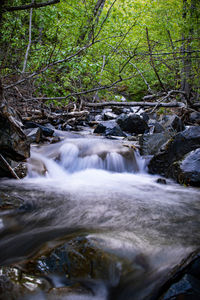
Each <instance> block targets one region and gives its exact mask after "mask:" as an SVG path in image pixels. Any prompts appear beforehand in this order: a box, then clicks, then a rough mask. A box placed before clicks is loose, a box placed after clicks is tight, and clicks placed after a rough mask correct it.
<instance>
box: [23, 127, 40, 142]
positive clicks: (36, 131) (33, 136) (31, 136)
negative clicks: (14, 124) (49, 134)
mask: <svg viewBox="0 0 200 300" xmlns="http://www.w3.org/2000/svg"><path fill="white" fill-rule="evenodd" d="M24 133H25V134H26V136H27V139H28V141H29V142H30V143H39V142H40V139H41V134H42V131H41V129H40V128H39V127H37V128H33V129H32V128H30V129H25V130H24Z"/></svg>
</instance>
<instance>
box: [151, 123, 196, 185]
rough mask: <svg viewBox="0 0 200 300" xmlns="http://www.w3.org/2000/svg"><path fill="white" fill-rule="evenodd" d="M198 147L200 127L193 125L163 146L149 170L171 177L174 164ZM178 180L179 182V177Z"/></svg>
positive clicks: (152, 160)
mask: <svg viewBox="0 0 200 300" xmlns="http://www.w3.org/2000/svg"><path fill="white" fill-rule="evenodd" d="M197 148H200V127H199V126H191V127H189V128H187V129H186V130H184V131H183V132H179V133H177V134H176V135H175V136H174V137H173V138H171V139H170V140H169V141H168V142H167V143H166V144H165V145H164V146H163V147H161V149H160V152H159V153H158V154H156V155H155V156H154V157H153V158H152V159H151V160H150V163H149V165H148V168H149V172H150V173H152V174H161V175H163V176H166V177H171V171H170V168H171V166H172V164H173V163H175V162H178V161H180V160H182V159H183V158H184V156H185V155H186V154H187V153H189V152H191V151H193V150H195V149H197ZM176 180H177V181H178V182H179V179H178V178H176Z"/></svg>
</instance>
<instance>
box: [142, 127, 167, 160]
mask: <svg viewBox="0 0 200 300" xmlns="http://www.w3.org/2000/svg"><path fill="white" fill-rule="evenodd" d="M171 137H172V135H171V134H170V133H169V132H167V131H166V132H163V133H154V134H148V133H147V134H143V135H142V136H141V137H140V139H139V143H140V147H141V150H140V153H141V155H154V154H156V153H158V152H159V150H160V148H161V146H163V145H164V144H165V143H166V142H167V141H168V140H169V139H170V138H171Z"/></svg>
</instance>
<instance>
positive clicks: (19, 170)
mask: <svg viewBox="0 0 200 300" xmlns="http://www.w3.org/2000/svg"><path fill="white" fill-rule="evenodd" d="M14 171H15V173H16V174H17V176H18V177H19V178H24V177H26V175H27V173H28V170H27V164H26V163H23V162H21V163H19V164H17V166H16V167H15V168H14Z"/></svg>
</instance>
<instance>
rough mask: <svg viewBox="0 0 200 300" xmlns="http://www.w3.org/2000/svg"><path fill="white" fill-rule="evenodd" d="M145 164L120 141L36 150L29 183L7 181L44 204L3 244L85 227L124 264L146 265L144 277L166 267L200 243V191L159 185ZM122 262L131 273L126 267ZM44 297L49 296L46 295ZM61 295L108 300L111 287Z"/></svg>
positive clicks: (75, 143)
mask: <svg viewBox="0 0 200 300" xmlns="http://www.w3.org/2000/svg"><path fill="white" fill-rule="evenodd" d="M144 169H145V162H144V160H143V159H142V158H140V157H139V156H138V154H137V153H136V152H135V151H133V148H132V147H131V145H130V144H129V145H121V143H120V142H117V141H115V142H113V141H107V140H106V141H104V140H99V139H87V138H85V139H68V140H66V141H63V142H61V143H59V144H56V145H50V146H44V147H42V148H41V149H33V151H32V157H31V159H30V165H29V176H28V177H27V178H25V179H23V180H21V181H5V182H4V187H2V188H3V189H4V190H6V191H8V190H9V193H10V195H11V196H12V195H13V196H14V195H16V194H17V195H19V196H20V197H22V198H23V199H25V201H27V202H31V203H32V205H35V206H36V207H37V209H36V210H35V211H33V212H31V213H29V214H27V215H25V216H22V217H21V219H20V218H18V220H17V222H19V225H20V224H21V223H22V224H23V226H25V230H23V232H22V233H20V232H19V234H18V236H17V235H16V237H13V238H12V239H11V241H8V246H7V244H6V243H7V240H6V241H5V244H3V245H2V248H3V249H6V247H7V248H9V245H10V244H9V243H10V242H12V245H15V243H16V244H17V242H18V238H19V240H22V239H23V240H24V239H26V238H27V236H29V235H30V234H33V236H34V234H35V235H37V234H38V233H40V232H41V233H42V232H43V231H44V230H46V231H47V235H48V232H49V231H51V230H53V229H55V228H57V229H59V228H74V230H76V228H80V227H81V228H83V229H86V235H87V238H88V239H89V240H91V241H92V242H93V243H95V245H96V246H97V247H99V248H100V249H103V250H104V251H106V252H108V253H111V254H114V255H117V256H118V257H119V262H120V261H121V260H122V261H124V260H125V261H128V262H129V265H130V267H131V268H133V270H135V268H136V269H137V268H139V269H138V270H139V271H138V273H137V274H139V275H137V276H139V277H138V278H140V276H142V278H143V277H144V278H146V276H147V274H150V275H149V276H151V275H152V274H155V273H156V274H157V273H158V274H159V272H166V271H167V270H168V269H170V268H172V267H173V266H174V265H175V264H177V263H179V262H180V261H181V259H182V258H183V257H184V256H185V255H186V254H187V253H189V252H191V251H192V250H194V249H196V248H198V247H199V246H200V245H199V244H200V243H199V238H200V233H199V230H198V228H199V226H200V220H199V213H200V193H199V190H198V189H194V188H185V187H182V186H180V185H177V184H175V183H173V182H170V181H168V184H167V185H161V184H158V183H156V180H157V178H158V176H151V175H148V174H146V173H145V172H144ZM2 220H3V222H4V218H3V219H2ZM41 220H42V222H43V223H44V224H43V225H42V226H43V227H42V226H41V225H40V222H41ZM4 225H5V224H4ZM5 246H6V247H5ZM0 247H1V245H0ZM20 251H21V252H23V251H22V250H21V249H19V254H18V255H19V256H20ZM8 252H9V251H5V254H4V256H3V255H2V257H1V259H2V260H3V262H4V261H12V257H11V254H9V253H8ZM14 252H15V253H14ZM141 254H142V257H144V261H146V260H147V262H148V266H149V267H148V268H150V271H149V270H148V272H147V270H146V269H145V267H144V268H143V266H142V265H140V264H139V265H138V264H136V257H137V256H138V255H141ZM12 255H13V257H14V258H13V261H15V260H18V258H17V254H16V251H15V249H13V253H12ZM21 255H22V254H21ZM116 268H119V272H122V271H123V272H122V274H126V270H124V269H123V267H119V266H116ZM120 268H122V269H123V270H122V271H120ZM123 276H124V275H123ZM131 276H132V275H131ZM134 276H135V275H134ZM134 280H135V279H134ZM127 281H128V282H129V281H130V279H129V277H128V278H127ZM129 288H130V287H129ZM131 289H132V285H131ZM144 290H145V288H144ZM144 293H145V292H144ZM143 296H144V295H143V293H142V294H141V295H140V296H138V297H137V296H136V298H133V299H134V300H139V299H143V298H142V297H143ZM38 298H39V296H38ZM41 299H46V295H45V294H42V295H41ZM48 299H53V298H48ZM61 299H70V300H71V299H73V300H76V299H96V300H97V299H107V289H106V288H105V285H99V288H98V289H96V296H93V297H91V296H86V295H82V296H80V295H73V296H66V297H63V298H61ZM119 299H123V298H120V297H119ZM124 299H125V298H124ZM127 299H132V298H127ZM125 300H126V299H125Z"/></svg>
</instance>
